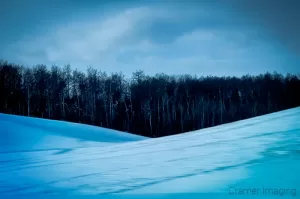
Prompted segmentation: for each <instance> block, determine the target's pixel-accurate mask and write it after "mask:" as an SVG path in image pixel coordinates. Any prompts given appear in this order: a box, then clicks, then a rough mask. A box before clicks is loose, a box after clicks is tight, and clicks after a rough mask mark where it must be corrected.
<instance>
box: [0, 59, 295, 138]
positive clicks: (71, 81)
mask: <svg viewBox="0 0 300 199" xmlns="http://www.w3.org/2000/svg"><path fill="white" fill-rule="evenodd" d="M0 93H1V97H0V112H1V113H9V114H16V115H24V116H31V117H39V118H48V119H55V120H63V121H71V122H77V123H85V124H91V125H96V126H101V127H106V128H111V129H116V130H121V131H126V132H130V133H134V134H138V135H143V136H148V137H161V136H167V135H174V134H179V133H182V132H188V131H193V130H197V129H202V128H207V127H212V126H216V125H220V124H224V123H229V122H233V121H238V120H242V119H247V118H251V117H255V116H259V115H263V114H267V113H272V112H276V111H280V110H284V109H288V108H293V107H297V106H300V75H292V74H288V75H285V76H283V75H281V74H278V73H276V72H273V73H266V74H261V75H258V76H250V75H245V76H243V77H239V78H238V77H213V76H208V77H196V76H191V75H182V76H170V75H166V74H157V75H155V76H147V75H145V74H144V72H143V71H136V72H135V73H133V75H132V77H131V78H130V79H127V78H125V77H124V76H123V75H122V73H114V74H111V75H107V74H106V73H105V72H101V71H99V70H96V69H94V68H91V67H90V68H88V69H87V71H86V72H81V71H78V70H73V69H72V68H71V66H69V65H67V66H64V67H58V66H52V67H47V66H45V65H37V66H34V67H24V66H20V65H16V64H13V63H8V62H7V61H1V62H0Z"/></svg>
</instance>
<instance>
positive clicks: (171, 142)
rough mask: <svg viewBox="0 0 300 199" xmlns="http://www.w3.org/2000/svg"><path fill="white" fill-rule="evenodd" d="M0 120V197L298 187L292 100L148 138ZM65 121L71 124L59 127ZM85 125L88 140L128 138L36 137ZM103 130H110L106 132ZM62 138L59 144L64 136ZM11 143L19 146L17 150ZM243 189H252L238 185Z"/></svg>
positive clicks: (299, 154)
mask: <svg viewBox="0 0 300 199" xmlns="http://www.w3.org/2000/svg"><path fill="white" fill-rule="evenodd" d="M33 120H34V121H33ZM31 121H32V122H31ZM0 125H1V128H0V129H1V130H0V139H1V145H0V151H2V152H1V153H0V162H1V165H0V197H1V195H2V196H4V197H7V196H18V197H19V196H31V197H38V198H40V197H42V196H48V195H53V194H54V195H57V194H58V195H61V196H63V195H71V196H72V198H74V197H75V196H84V195H96V194H104V195H101V198H115V197H118V198H141V197H144V198H168V197H169V198H176V197H177V198H193V197H194V196H195V198H199V194H204V193H209V194H210V195H204V196H207V198H224V197H226V196H228V197H230V198H231V197H233V196H235V197H238V196H240V197H241V198H246V196H249V197H252V198H253V196H254V195H255V196H260V197H257V198H273V197H274V196H275V197H276V196H277V197H278V196H285V198H286V197H293V198H295V197H299V194H300V193H298V192H299V191H300V187H299V185H300V171H299V168H300V108H294V109H289V110H286V111H281V112H277V113H273V114H269V115H265V116H260V117H256V118H252V119H248V120H243V121H239V122H234V123H231V124H225V125H221V126H217V127H213V128H208V129H203V130H199V131H194V132H190V133H185V134H180V135H176V136H169V137H163V138H156V139H146V138H144V137H139V136H137V137H136V136H133V135H129V134H124V135H123V134H120V133H115V134H113V133H112V134H111V133H109V132H108V133H107V134H106V133H104V134H102V135H101V133H99V136H98V134H97V137H94V135H95V131H96V130H95V129H94V128H97V127H90V126H86V125H79V124H76V125H75V124H69V123H68V124H67V123H64V122H56V121H49V120H48V121H47V120H43V121H42V120H40V119H32V120H31V118H30V119H25V118H23V117H17V116H8V115H4V114H1V115H0ZM75 126H76V127H75ZM68 128H70V130H71V129H72V128H73V131H68V132H66V131H67V129H68ZM76 128H77V129H80V131H79V130H78V131H75V129H76ZM42 131H43V132H42ZM80 132H84V133H85V134H84V135H83V133H82V134H81V133H80ZM89 132H91V134H90V135H93V136H91V137H92V138H93V139H89V140H90V141H93V142H95V143H96V142H97V141H108V140H109V141H113V140H114V139H115V140H118V141H133V142H122V143H120V144H113V145H97V144H93V145H86V146H85V147H83V148H80V147H79V146H80V143H76V144H74V147H70V146H72V145H73V144H70V146H69V147H65V150H56V149H55V148H54V147H53V148H51V146H50V145H48V144H47V143H48V140H47V139H46V140H44V138H45V137H47V135H49V136H50V135H51V136H57V137H55V138H53V139H50V140H51V143H53V144H54V143H56V142H60V139H71V138H72V139H75V138H80V139H82V140H84V139H85V138H87V137H89V136H90V135H88V134H89ZM35 133H36V134H37V135H39V136H35ZM73 133H74V134H73ZM10 134H12V135H10ZM40 134H43V136H40ZM108 134H110V135H113V136H112V137H110V138H109V139H108V138H107V137H105V136H107V135H108ZM87 135H88V136H87ZM85 136H86V137H85ZM102 136H103V140H102ZM118 136H120V137H118ZM32 138H33V140H34V141H32V140H31V139H32ZM6 139H8V141H9V142H8V143H6V142H5V140H6ZM15 139H16V140H17V141H15ZM26 142H28V144H27V143H26ZM10 143H12V144H11V145H10ZM62 143H63V144H62V148H63V145H68V140H63V141H62ZM3 144H4V145H3ZM18 144H21V145H23V146H24V147H22V150H20V151H18V150H19V149H18V147H17V146H18ZM36 144H37V145H41V146H42V145H43V144H45V145H47V147H45V148H47V150H35V149H36V148H35V147H32V145H36ZM41 146H40V147H41ZM13 147H16V149H15V150H12V149H13ZM26 147H28V148H27V149H26ZM55 147H58V145H57V146H55ZM5 148H9V149H10V150H6V149H5ZM58 148H59V147H58ZM66 148H67V149H66ZM51 149H53V150H51ZM297 188H298V189H297ZM249 189H251V190H252V189H255V190H257V192H255V193H254V192H251V193H249V192H246V190H248V191H249ZM266 190H267V191H266ZM297 191H298V192H297ZM107 194H108V195H107ZM153 194H155V195H153ZM173 194H175V195H173ZM176 194H177V195H176ZM178 194H179V195H178ZM182 194H183V195H182ZM202 196H203V195H202Z"/></svg>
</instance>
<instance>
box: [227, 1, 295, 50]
mask: <svg viewBox="0 0 300 199" xmlns="http://www.w3.org/2000/svg"><path fill="white" fill-rule="evenodd" d="M228 5H229V6H231V8H232V9H233V10H234V12H237V13H238V14H240V15H241V16H247V17H248V18H249V19H250V20H252V21H253V22H255V23H257V25H260V26H262V28H263V29H264V30H265V31H266V32H267V33H268V34H269V36H270V37H272V38H274V39H277V40H278V41H280V42H281V43H282V44H284V45H285V46H286V47H288V48H289V49H291V50H294V52H296V53H297V54H298V55H300V1H299V0H229V1H227V6H228Z"/></svg>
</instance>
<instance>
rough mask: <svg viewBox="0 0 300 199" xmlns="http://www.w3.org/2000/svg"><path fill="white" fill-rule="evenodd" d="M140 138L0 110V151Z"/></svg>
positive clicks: (80, 145)
mask: <svg viewBox="0 0 300 199" xmlns="http://www.w3.org/2000/svg"><path fill="white" fill-rule="evenodd" d="M144 139H147V138H146V137H142V136H138V135H133V134H129V133H124V132H120V131H116V130H111V129H106V128H100V127H96V126H90V125H84V124H77V123H71V122H61V121H55V120H47V119H39V118H32V117H23V116H15V115H8V114H1V113H0V152H4V151H6V152H7V151H21V150H23V151H26V150H49V149H50V150H67V149H72V148H78V147H89V146H103V145H106V144H111V143H120V142H127V141H138V140H144Z"/></svg>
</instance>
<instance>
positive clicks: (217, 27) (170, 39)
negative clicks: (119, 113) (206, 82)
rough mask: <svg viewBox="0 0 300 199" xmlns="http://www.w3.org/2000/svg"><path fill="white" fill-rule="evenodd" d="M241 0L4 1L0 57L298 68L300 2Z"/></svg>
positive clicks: (218, 70) (113, 65) (108, 64)
mask: <svg viewBox="0 0 300 199" xmlns="http://www.w3.org/2000/svg"><path fill="white" fill-rule="evenodd" d="M292 1H293V0H290V3H292ZM240 2H241V1H237V0H231V1H226V3H224V1H222V0H219V1H217V0H211V1H204V0H203V1H191V0H190V1H186V2H184V1H180V0H176V1H175V0H174V1H171V0H169V1H155V0H153V1H150V0H149V1H127V2H126V1H104V0H102V1H96V0H86V1H80V0H73V1H72V0H61V1H59V0H52V1H50V0H49V1H46V0H42V1H38V0H27V1H22V0H11V1H1V3H0V4H1V5H0V13H1V14H0V15H2V16H1V17H0V26H1V30H2V31H1V32H0V45H1V48H0V59H6V60H8V61H10V62H15V63H19V64H24V65H27V66H32V65H36V64H46V65H48V66H51V65H59V66H63V65H66V64H71V66H72V68H74V69H75V68H77V69H79V70H85V69H86V68H87V66H92V67H94V68H97V69H99V70H102V71H105V72H108V73H111V72H120V71H122V72H123V74H125V75H127V76H129V75H131V74H132V72H134V71H136V70H139V69H141V70H144V71H145V73H147V74H150V75H153V74H155V73H167V74H175V75H178V74H192V75H194V74H195V75H198V76H201V75H217V76H223V75H230V76H241V75H244V74H259V73H264V72H266V71H269V72H273V71H277V72H280V73H287V72H290V73H299V72H300V53H299V52H300V51H299V48H300V47H299V45H298V44H300V42H299V41H300V38H298V35H299V34H297V33H299V32H300V31H299V27H297V26H295V23H297V22H296V21H297V20H296V19H295V18H297V17H296V16H295V13H296V12H297V10H298V9H296V8H295V7H297V6H299V4H294V5H293V6H289V5H288V6H286V7H284V6H285V5H275V4H272V1H268V0H265V1H264V3H265V4H266V5H265V4H264V5H259V4H258V1H257V4H251V1H250V0H249V1H248V0H245V1H243V3H240ZM252 2H253V1H252ZM294 2H296V1H294ZM247 3H248V4H247ZM268 3H269V4H268ZM250 4H251V5H250ZM264 6H265V7H264ZM272 6H273V9H272ZM282 8H285V9H282ZM292 8H293V10H292ZM298 8H300V7H298ZM276 9H277V11H276ZM290 14H294V15H290ZM289 15H290V16H289ZM278 16H280V18H278ZM291 19H294V21H293V20H291Z"/></svg>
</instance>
